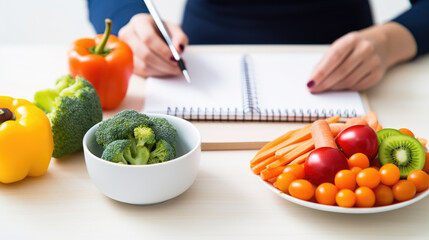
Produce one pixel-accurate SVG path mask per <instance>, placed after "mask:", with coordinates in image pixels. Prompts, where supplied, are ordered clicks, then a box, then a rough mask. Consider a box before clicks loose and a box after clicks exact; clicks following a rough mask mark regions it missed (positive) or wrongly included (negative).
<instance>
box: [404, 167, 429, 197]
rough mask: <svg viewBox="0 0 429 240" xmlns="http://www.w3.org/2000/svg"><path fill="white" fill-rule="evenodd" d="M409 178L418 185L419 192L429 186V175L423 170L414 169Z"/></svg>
mask: <svg viewBox="0 0 429 240" xmlns="http://www.w3.org/2000/svg"><path fill="white" fill-rule="evenodd" d="M407 180H408V181H410V182H412V183H414V185H416V191H417V192H422V191H424V190H426V189H428V187H429V176H428V174H427V173H425V172H424V171H422V170H414V171H412V172H410V173H409V174H408V177H407Z"/></svg>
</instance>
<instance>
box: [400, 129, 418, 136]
mask: <svg viewBox="0 0 429 240" xmlns="http://www.w3.org/2000/svg"><path fill="white" fill-rule="evenodd" d="M398 130H399V131H400V132H401V133H402V134H405V135H408V136H410V137H413V138H415V137H416V136H414V133H413V132H411V131H410V129H407V128H400V129H398Z"/></svg>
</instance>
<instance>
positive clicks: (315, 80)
mask: <svg viewBox="0 0 429 240" xmlns="http://www.w3.org/2000/svg"><path fill="white" fill-rule="evenodd" d="M356 41H357V39H356V37H355V36H354V34H353V33H350V34H347V35H346V36H344V37H342V38H340V39H338V40H337V41H335V42H334V43H333V44H332V45H331V47H330V48H329V49H328V51H327V52H326V54H325V55H324V56H323V57H322V59H321V60H320V62H319V63H318V64H317V66H316V67H315V68H314V70H313V73H312V74H311V78H310V79H311V80H310V81H309V82H308V84H307V86H308V87H309V90H310V91H311V92H318V91H320V90H321V89H319V86H320V85H322V84H323V82H324V81H327V77H328V76H329V75H330V74H331V73H332V72H333V71H334V70H335V69H336V68H337V67H338V66H339V65H340V64H341V63H342V62H343V61H344V60H345V59H346V57H347V56H348V55H350V53H351V52H352V50H353V48H354V46H355V43H356ZM322 86H323V85H322ZM322 89H323V88H322Z"/></svg>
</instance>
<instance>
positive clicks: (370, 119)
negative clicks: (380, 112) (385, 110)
mask: <svg viewBox="0 0 429 240" xmlns="http://www.w3.org/2000/svg"><path fill="white" fill-rule="evenodd" d="M362 118H363V119H364V120H365V121H366V122H367V123H368V126H370V127H371V128H372V129H374V131H376V129H377V125H378V118H377V114H375V112H369V113H368V114H366V115H365V116H363V117H362Z"/></svg>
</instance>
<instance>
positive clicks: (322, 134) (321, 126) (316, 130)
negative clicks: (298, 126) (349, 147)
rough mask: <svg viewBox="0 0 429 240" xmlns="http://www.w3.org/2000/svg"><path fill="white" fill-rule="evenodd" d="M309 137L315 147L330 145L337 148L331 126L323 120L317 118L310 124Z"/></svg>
mask: <svg viewBox="0 0 429 240" xmlns="http://www.w3.org/2000/svg"><path fill="white" fill-rule="evenodd" d="M311 137H312V138H313V141H314V147H315V148H321V147H331V148H337V144H336V143H335V140H334V136H333V135H332V132H331V128H330V127H329V124H328V123H327V122H326V121H325V120H317V121H315V122H314V123H313V125H312V126H311Z"/></svg>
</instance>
